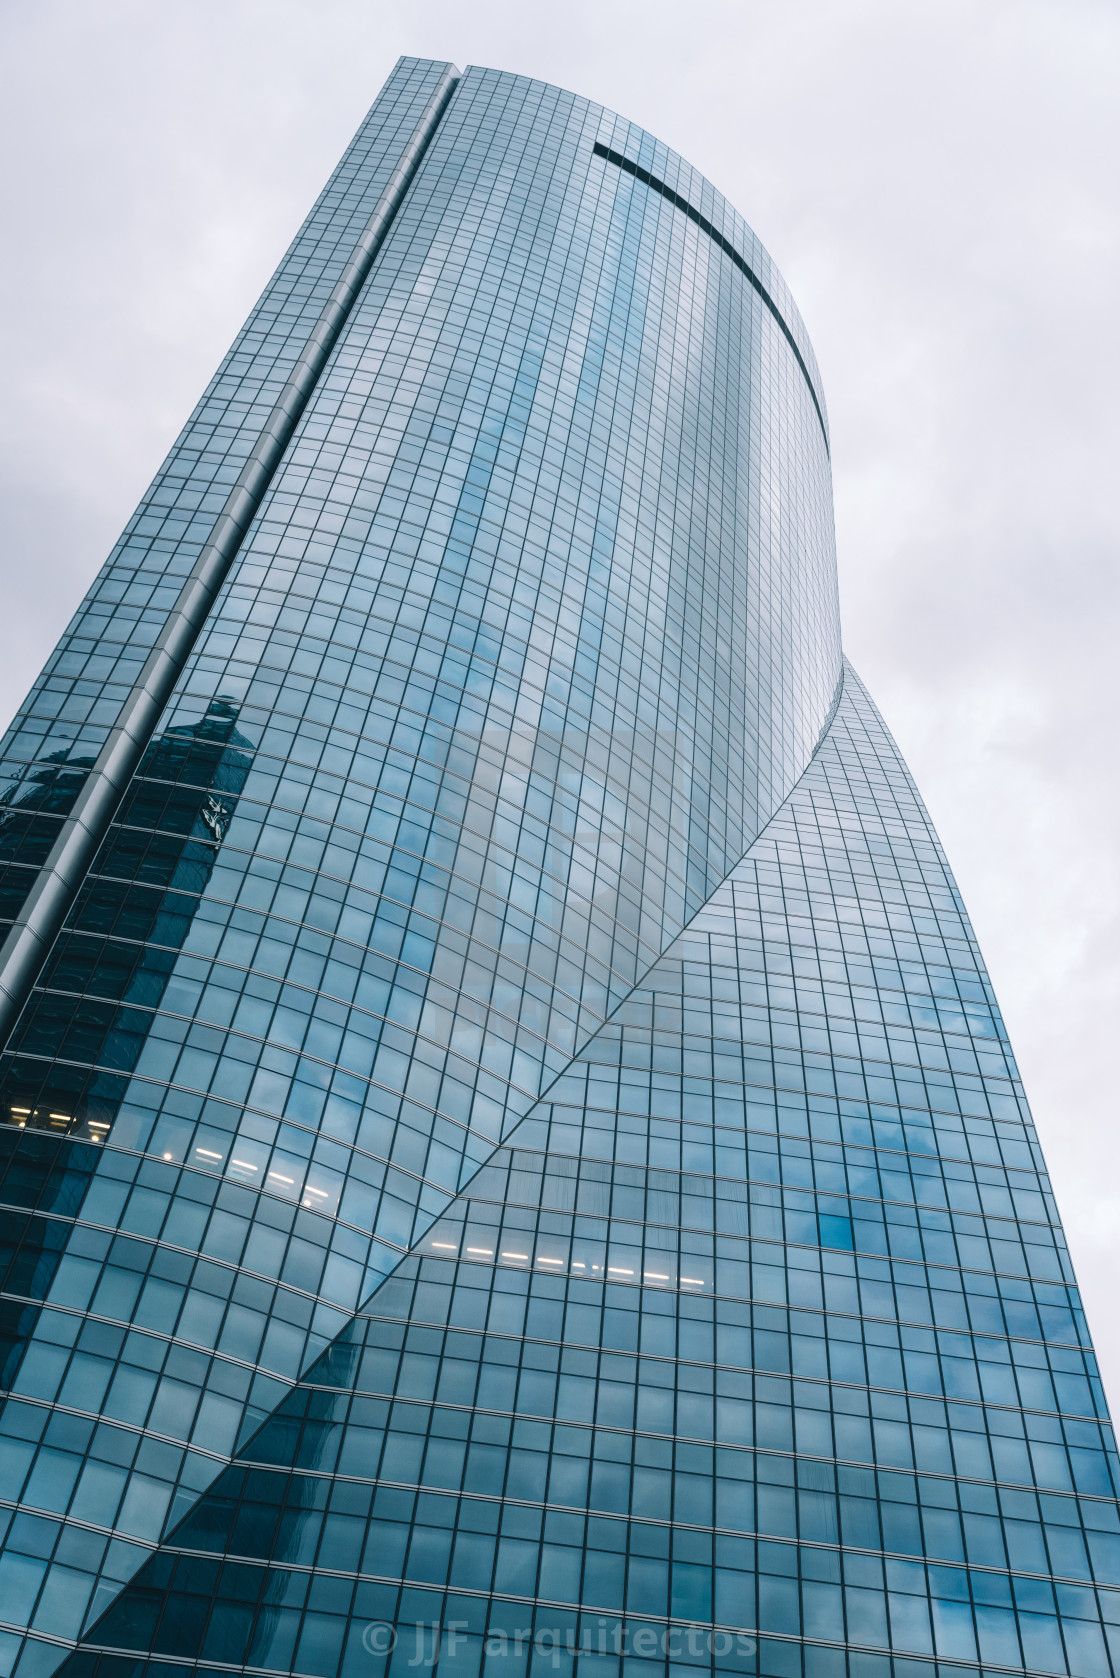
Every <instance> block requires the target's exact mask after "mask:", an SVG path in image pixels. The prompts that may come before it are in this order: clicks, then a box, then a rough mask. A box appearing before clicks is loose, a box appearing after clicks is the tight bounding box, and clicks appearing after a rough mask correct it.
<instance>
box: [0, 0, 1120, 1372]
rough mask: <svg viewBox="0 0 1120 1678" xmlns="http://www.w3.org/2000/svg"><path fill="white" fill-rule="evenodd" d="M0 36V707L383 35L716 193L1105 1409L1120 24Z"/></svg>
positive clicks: (181, 402) (57, 24)
mask: <svg viewBox="0 0 1120 1678" xmlns="http://www.w3.org/2000/svg"><path fill="white" fill-rule="evenodd" d="M0 41H2V50H0V63H2V64H3V65H4V66H5V68H4V70H3V72H2V75H3V78H4V81H5V83H6V85H5V86H4V89H3V95H2V97H0V113H2V114H0V125H2V128H3V135H2V142H3V144H4V147H5V152H6V155H7V157H8V158H9V163H10V167H9V170H8V171H7V174H6V179H5V181H4V183H3V186H2V188H0V192H2V195H3V206H2V208H3V217H4V225H5V227H6V228H7V229H8V232H9V249H10V251H11V252H13V253H14V256H13V257H10V259H9V261H8V263H7V264H6V265H5V266H4V268H3V269H2V270H0V286H2V287H3V291H4V297H3V308H2V309H0V333H2V335H3V344H2V350H0V353H2V357H3V365H4V367H5V370H6V373H7V375H8V377H7V379H6V381H5V394H4V397H3V405H2V410H0V461H2V466H0V472H2V474H3V480H2V481H3V531H4V551H5V555H6V567H5V577H6V596H5V613H6V619H7V638H6V648H7V657H6V659H5V661H4V664H3V667H2V668H0V709H4V710H5V711H10V710H11V709H13V708H14V706H15V705H16V704H17V703H18V701H19V699H20V697H21V696H22V693H23V691H24V689H25V688H26V686H27V684H28V682H29V680H30V679H31V677H32V676H33V675H34V673H35V671H36V670H37V668H38V666H39V664H40V663H41V661H42V659H43V657H44V655H45V654H46V652H47V651H48V650H49V647H50V645H51V644H52V642H53V640H54V637H55V635H56V634H57V633H58V631H59V630H60V628H61V627H62V625H63V623H64V622H65V620H66V618H67V617H68V615H69V612H70V610H71V608H72V606H73V605H74V604H75V603H76V600H77V598H78V595H79V593H80V590H81V589H82V587H83V586H84V583H85V582H86V580H87V579H88V578H89V576H90V575H91V574H92V572H93V571H94V569H95V568H96V566H97V565H98V564H99V563H100V560H101V559H102V557H103V556H104V553H105V551H106V550H107V548H108V546H109V545H110V543H111V541H112V539H113V538H114V536H115V535H116V533H117V531H118V530H119V528H120V525H121V524H122V522H123V520H124V519H125V517H126V516H127V514H128V512H129V511H130V510H131V506H132V503H133V501H134V499H135V497H136V496H137V495H138V493H139V491H140V489H141V488H142V486H143V485H144V483H145V482H146V481H147V479H148V477H149V476H150V474H151V472H152V471H153V469H154V467H155V466H156V465H157V463H158V461H159V458H160V456H161V454H162V452H163V450H164V449H165V448H166V447H167V445H168V444H169V443H170V441H171V439H172V436H173V435H174V432H175V430H176V428H177V426H178V425H179V424H180V423H181V421H182V419H183V418H184V417H185V414H186V412H187V411H188V409H189V407H190V405H191V403H192V402H193V400H194V398H195V397H196V395H197V394H198V391H199V390H200V389H201V387H202V384H203V383H204V381H205V379H206V377H207V376H208V374H209V372H210V370H211V369H212V367H213V365H214V364H215V362H216V361H217V359H218V357H219V356H220V354H221V353H222V351H223V349H224V348H225V345H226V344H227V342H228V341H229V339H230V337H231V336H232V334H233V332H234V331H235V330H236V328H237V326H238V325H239V323H240V321H241V319H242V317H243V316H244V314H245V312H246V310H247V308H248V306H249V304H250V303H251V301H252V299H253V297H254V295H255V293H256V291H257V289H258V288H259V286H260V285H261V284H262V283H263V281H264V279H265V277H266V276H267V274H268V272H269V271H270V269H271V267H272V265H273V264H274V262H275V260H276V259H277V257H278V255H279V254H280V252H281V250H282V249H283V247H284V245H285V244H286V242H287V240H288V238H289V237H290V235H291V233H292V230H293V229H294V227H295V225H296V224H297V222H298V220H299V218H300V216H301V215H302V214H303V212H304V210H305V209H306V207H307V205H308V203H309V202H310V200H311V198H312V196H313V195H314V193H315V191H316V190H317V188H318V186H319V184H320V183H321V181H322V179H323V178H324V177H325V175H326V173H327V171H328V170H329V168H330V167H331V165H332V164H333V162H334V160H335V158H336V156H337V154H338V152H339V151H340V149H341V147H342V146H343V144H344V143H345V141H346V139H347V138H348V136H349V134H350V133H351V131H352V130H353V128H354V126H355V125H356V123H357V121H358V119H359V117H360V116H361V114H362V112H363V111H364V109H365V108H366V106H367V105H368V103H369V102H370V100H371V98H372V96H373V94H374V92H375V91H376V89H377V87H378V85H379V84H380V82H381V80H382V79H383V77H384V75H385V74H386V72H387V71H388V69H389V67H390V65H391V64H392V62H393V60H394V59H395V58H396V56H397V54H398V53H400V52H416V53H422V54H430V55H432V56H437V57H452V58H455V59H457V60H458V61H459V62H460V63H467V62H475V63H490V64H495V65H498V66H500V67H502V68H505V69H514V70H520V71H524V72H527V73H529V74H533V75H538V76H541V77H542V78H545V79H547V80H549V81H555V82H560V83H562V84H563V85H565V86H568V87H572V88H575V89H576V90H578V91H579V92H582V93H587V94H589V95H591V96H592V97H594V98H598V99H601V100H603V101H604V102H605V103H607V104H609V105H611V106H613V107H614V108H616V109H619V110H621V111H623V112H625V113H626V114H627V115H629V116H632V117H633V118H634V119H635V120H637V121H639V122H641V123H643V124H645V125H647V126H648V127H650V128H652V129H653V130H654V131H655V132H657V133H658V134H660V135H662V136H663V137H664V138H665V139H666V140H667V141H668V142H669V143H670V144H671V145H674V146H676V147H677V148H678V149H679V150H681V151H682V152H683V153H684V154H685V155H686V156H687V157H688V158H689V159H690V160H691V161H692V162H694V163H695V164H696V165H697V166H698V167H699V168H701V169H703V170H704V171H705V172H706V173H707V174H709V175H710V176H711V177H712V179H713V180H714V181H715V182H716V183H717V185H719V186H720V187H721V188H722V189H723V190H724V191H725V192H726V193H727V194H728V195H729V197H730V198H731V199H732V201H733V202H734V203H735V204H736V205H738V207H739V208H740V209H741V210H742V211H743V213H744V214H745V215H746V216H747V218H748V220H750V221H751V222H752V224H753V225H754V226H755V227H756V228H757V230H758V232H759V234H760V235H761V237H762V238H763V239H764V240H765V241H766V243H767V244H768V245H769V247H770V249H771V250H772V251H773V253H774V255H775V257H776V258H777V260H778V262H779V263H780V265H781V266H782V268H783V270H784V272H785V274H786V276H787V278H788V279H789V281H790V283H791V285H792V286H793V289H794V292H795V294H796V296H797V297H798V300H799V302H800V304H801V307H802V310H803V312H804V314H805V317H806V319H807V321H808V324H809V329H810V332H811V334H812V337H813V340H814V344H815V346H816V349H817V353H818V356H819V359H820V362H821V366H822V369H823V374H824V380H825V388H826V392H827V395H828V400H829V406H830V413H831V421H832V430H833V440H834V457H835V468H836V484H837V519H838V536H839V548H840V556H841V574H842V584H843V600H844V611H845V633H846V640H847V645H848V649H849V652H850V654H851V656H852V657H853V658H854V660H855V662H856V664H857V665H858V667H859V669H860V671H861V674H862V675H863V676H864V677H865V679H866V680H867V681H868V683H869V684H870V686H871V688H872V690H873V692H874V693H875V695H876V697H877V699H878V701H879V703H880V705H881V707H882V709H883V710H884V712H885V714H886V716H887V720H888V722H889V723H890V724H891V725H892V727H893V728H894V730H895V731H896V733H897V735H898V737H899V740H900V743H901V745H902V747H903V749H904V751H905V752H906V753H907V755H908V757H909V760H910V763H911V766H912V768H913V770H914V773H915V775H916V778H917V780H918V783H919V786H920V787H921V788H922V790H923V793H924V795H925V797H926V799H927V801H928V803H929V805H930V807H931V810H932V813H933V815H934V818H935V820H936V821H937V823H938V826H939V829H940V831H941V834H942V838H943V840H944V841H945V844H946V848H947V850H948V852H949V855H950V859H951V860H952V862H953V864H954V867H955V868H956V871H957V874H958V877H959V880H960V883H961V887H962V890H963V892H964V895H965V899H966V902H967V903H968V905H969V908H970V910H971V912H972V915H973V917H974V920H975V922H976V926H977V930H978V933H979V936H980V940H981V943H982V946H983V948H984V951H985V954H986V956H987V958H988V961H989V964H990V966H991V968H992V972H993V977H994V980H995V983H996V987H997V990H998V992H999V995H1000V999H1001V1001H1002V1003H1003V1006H1004V1011H1005V1013H1006V1015H1007V1018H1008V1023H1009V1026H1010V1029H1011V1035H1012V1039H1013V1042H1014V1043H1015V1046H1016V1049H1017V1051H1018V1054H1019V1058H1020V1061H1021V1063H1022V1066H1023V1070H1024V1074H1025V1077H1026V1080H1027V1086H1028V1091H1029V1093H1030V1095H1031V1097H1032V1100H1033V1103H1034V1106H1035V1109H1036V1113H1037V1117H1038V1122H1039V1127H1040V1130H1041V1132H1042V1136H1043V1140H1044V1144H1045V1147H1046V1150H1047V1154H1048V1158H1049V1160H1050V1164H1051V1167H1052V1170H1053V1173H1054V1177H1055V1180H1056V1184H1057V1189H1058V1193H1059V1199H1060V1203H1061V1206H1062V1209H1063V1212H1064V1215H1065V1219H1066V1224H1067V1231H1068V1234H1069V1238H1070V1242H1071V1246H1072V1248H1073V1252H1074V1257H1075V1261H1076V1263H1077V1266H1078V1270H1079V1275H1080V1279H1081V1282H1082V1284H1083V1287H1084V1291H1085V1294H1086V1297H1087V1301H1088V1306H1089V1310H1090V1315H1091V1319H1092V1322H1093V1325H1094V1329H1095V1334H1096V1339H1097V1344H1098V1348H1099V1351H1100V1355H1101V1361H1102V1364H1103V1366H1104V1369H1105V1373H1106V1379H1107V1380H1108V1381H1109V1383H1110V1385H1111V1388H1112V1391H1113V1392H1114V1393H1117V1394H1120V1317H1118V1315H1117V1313H1116V1310H1115V1306H1114V1294H1115V1287H1116V1278H1117V1274H1118V1268H1120V1263H1118V1261H1120V1125H1118V1124H1117V1113H1116V1105H1117V1102H1116V1095H1115V1089H1116V1076H1115V1071H1114V1067H1113V1059H1114V1052H1113V1051H1114V1045H1115V1044H1116V1042H1117V1039H1118V1035H1120V1033H1118V1031H1117V1025H1116V1020H1117V1004H1118V1001H1120V996H1118V992H1120V957H1118V953H1117V952H1118V948H1120V864H1118V850H1120V847H1118V843H1117V837H1116V836H1117V832H1118V831H1120V796H1118V793H1117V774H1116V768H1117V764H1116V752H1117V748H1116V743H1115V742H1116V733H1117V729H1116V722H1115V709H1116V697H1115V693H1114V688H1115V675H1114V672H1115V669H1116V667H1117V656H1116V651H1115V648H1116V644H1117V639H1118V631H1120V582H1118V573H1120V567H1118V546H1120V542H1118V535H1120V514H1118V512H1117V497H1116V490H1115V482H1116V467H1115V461H1116V458H1117V452H1118V451H1117V445H1118V441H1120V439H1118V436H1117V431H1118V425H1120V421H1118V418H1117V401H1116V395H1115V392H1116V389H1117V386H1118V383H1120V377H1118V375H1120V365H1118V363H1120V348H1118V334H1117V328H1116V319H1115V305H1114V299H1115V297H1116V296H1117V295H1118V294H1120V284H1118V282H1120V213H1118V209H1117V205H1118V202H1120V193H1118V190H1117V189H1118V186H1120V181H1118V178H1117V177H1118V173H1120V162H1118V160H1120V134H1118V132H1117V129H1118V127H1120V107H1118V105H1117V101H1116V98H1115V87H1116V84H1117V75H1118V71H1120V14H1117V12H1116V10H1115V8H1114V7H1112V6H1110V5H1107V4H1103V3H1102V4H1095V3H1090V0H1052V3H1039V0H988V3H987V4H984V5H978V4H976V3H974V0H971V3H961V0H955V3H954V0H937V3H929V0H913V3H911V4H908V5H907V6H904V7H899V6H897V5H896V4H893V3H892V0H788V3H786V4H783V5H781V6H778V7H775V6H772V5H767V4H762V3H761V0H735V3H732V0H697V3H693V4H690V5H689V6H687V7H685V6H681V5H678V6H671V5H669V4H666V3H665V0H645V3H642V4H637V3H623V0H570V3H569V4H567V5H565V6H563V7H554V8H544V7H532V6H525V5H523V4H517V3H515V0H477V3H476V4H474V5H473V6H471V7H469V8H465V7H463V6H461V5H458V4H457V5H452V4H450V3H449V0H411V3H408V4H405V3H403V0H399V3H395V4H394V3H391V0H389V3H385V4H381V5H379V6H376V7H371V6H370V5H368V3H366V0H315V3H314V4H312V3H311V0H274V3H269V4H265V3H263V0H222V3H221V4H217V3H216V0H192V4H191V5H190V6H166V7H151V6H149V5H146V4H143V3H142V0H131V3H130V0H103V3H102V4H101V5H99V6H98V7H96V8H89V7H86V6H83V5H81V4H80V3H78V0H42V3H40V4H39V5H37V6H36V7H34V8H31V7H25V8H19V7H16V6H11V5H9V6H8V7H6V8H4V9H2V10H0Z"/></svg>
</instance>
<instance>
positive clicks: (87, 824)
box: [0, 66, 459, 1047]
mask: <svg viewBox="0 0 1120 1678" xmlns="http://www.w3.org/2000/svg"><path fill="white" fill-rule="evenodd" d="M458 80H459V77H458V74H457V73H456V72H454V70H453V68H452V67H451V66H448V68H447V69H446V70H445V71H444V73H443V75H442V76H441V77H440V79H439V81H438V83H437V84H436V88H435V91H434V92H433V94H432V97H431V99H430V100H429V101H428V104H427V106H426V107H425V109H424V111H423V112H422V114H421V116H420V119H419V121H418V122H417V124H416V127H415V128H414V129H413V131H412V135H411V137H410V138H409V141H408V143H407V145H406V146H405V148H404V151H403V152H402V154H401V158H400V161H399V163H398V164H397V167H396V169H395V170H394V172H393V174H392V176H391V177H390V179H389V182H388V184H387V186H386V187H385V190H384V192H383V193H382V194H381V196H380V198H379V199H378V201H377V204H376V205H375V207H374V210H373V214H372V215H371V216H370V219H369V221H368V222H367V223H366V226H365V228H364V230H363V232H362V234H361V237H360V238H359V239H358V241H357V243H356V244H355V246H354V249H353V251H352V252H351V255H350V258H349V260H348V262H347V264H346V266H345V268H344V269H343V271H342V273H341V275H340V276H339V279H338V282H337V284H336V285H335V287H334V289H333V291H332V292H331V295H330V297H329V298H328V300H327V303H326V305H325V307H324V309H323V311H322V313H321V314H320V316H319V319H318V320H317V321H316V323H315V325H314V326H313V327H312V329H311V332H310V334H309V336H308V339H307V342H306V343H305V345H304V347H303V350H302V352H301V354H300V356H299V359H298V361H297V362H296V364H295V366H294V367H293V369H292V371H291V373H290V374H289V376H288V378H287V380H286V382H285V384H284V388H283V390H282V391H281V392H280V395H279V397H278V398H277V400H276V403H275V405H274V407H273V409H272V412H271V413H270V414H269V416H268V418H267V420H266V421H265V423H264V426H263V428H262V430H261V433H260V436H259V437H258V438H257V442H256V444H255V446H254V448H253V450H252V453H251V454H250V455H249V458H248V459H247V460H246V462H245V465H244V466H243V467H242V469H241V472H240V474H239V476H238V479H237V482H236V483H235V484H234V486H233V488H232V489H231V490H230V492H229V495H228V496H227V497H226V501H225V505H224V506H223V508H222V510H221V512H220V513H219V514H218V517H217V519H216V520H215V522H214V526H213V529H212V530H211V532H210V535H209V537H208V539H207V541H206V543H205V544H204V546H203V549H202V552H201V553H200V554H199V556H198V559H197V561H196V562H195V565H194V567H193V569H192V571H191V574H190V576H189V577H188V578H187V581H186V582H185V583H184V585H183V587H182V589H181V590H180V592H179V597H178V599H177V600H176V602H175V604H174V606H173V607H172V609H171V612H170V614H169V615H168V618H167V621H166V623H165V624H164V627H163V629H162V631H161V633H160V635H159V638H158V640H157V641H156V643H155V646H154V647H153V648H152V651H151V653H150V654H149V655H148V658H147V660H146V661H145V664H144V667H143V669H142V670H141V672H140V675H139V676H138V678H137V680H136V683H135V685H134V687H133V689H132V692H131V693H130V694H129V697H128V699H127V700H126V701H125V704H124V706H123V708H122V710H121V712H120V714H119V715H118V717H117V721H116V723H115V724H114V726H113V728H112V730H111V731H110V734H109V738H108V739H107V740H106V742H105V744H104V746H103V747H102V748H101V751H100V752H99V753H98V756H97V759H96V761H95V763H94V764H93V767H92V768H91V770H90V772H89V775H88V778H87V780H86V782H85V785H84V786H83V788H82V791H81V793H80V795H79V797H78V799H77V802H76V803H75V805H74V808H73V810H72V811H71V812H70V814H69V816H68V817H67V819H66V820H65V821H64V822H63V824H62V828H61V830H60V832H59V835H58V838H57V839H56V840H55V843H54V845H53V846H52V848H51V851H50V853H49V855H48V856H47V859H46V861H45V862H44V863H43V866H42V868H41V869H40V871H39V875H38V878H37V879H36V881H35V884H34V886H33V887H32V888H31V891H30V892H29V894H28V896H27V900H26V902H25V903H24V906H23V908H22V910H21V911H20V915H19V918H18V919H17V920H16V921H15V923H14V925H13V926H12V928H11V930H10V931H9V933H8V936H7V938H6V939H5V940H4V944H3V947H2V948H0V1047H3V1045H4V1044H5V1043H6V1042H7V1040H8V1038H9V1037H10V1035H11V1032H12V1029H13V1027H14V1026H15V1023H16V1020H17V1018H18V1016H19V1014H20V1011H21V1010H22V1008H23V1005H24V1003H25V1002H26V1000H27V998H28V996H29V994H30V992H31V989H32V987H33V986H34V983H35V980H36V979H37V977H38V975H39V972H40V971H41V969H42V965H43V962H44V961H45V960H46V957H47V954H48V952H49V950H50V948H51V945H52V944H53V942H54V939H55V938H56V937H57V935H58V933H59V932H60V931H61V929H62V926H63V923H64V921H65V919H66V916H67V914H68V912H69V910H70V907H71V905H72V904H73V902H74V898H75V896H76V894H77V891H78V888H79V886H80V885H81V883H82V880H83V878H84V877H85V872H86V870H87V868H88V867H89V865H90V863H91V862H92V860H93V858H94V855H95V854H96V852H97V849H98V847H99V846H100V844H101V842H102V840H103V839H104V838H105V835H106V833H107V832H108V829H109V824H110V822H111V821H112V819H113V816H114V814H115V813H116V810H117V807H118V805H119V804H120V801H121V798H122V797H123V795H124V792H125V789H126V787H127V786H128V783H129V781H130V780H131V778H132V776H133V774H134V773H135V771H136V769H137V768H138V766H139V764H140V760H141V758H142V757H143V755H144V752H145V750H146V749H147V747H148V744H149V742H150V741H151V739H152V736H153V734H154V732H155V728H156V725H157V723H158V721H159V718H160V715H161V714H162V712H163V709H164V706H165V705H166V704H167V702H168V700H169V699H170V697H171V694H172V692H173V690H174V687H175V683H176V682H177V681H178V679H179V677H180V676H181V674H182V672H183V669H184V667H185V665H186V661H187V659H188V658H189V657H190V654H191V652H192V651H193V649H194V645H195V643H196V641H197V639H198V636H199V634H200V633H201V630H202V627H203V625H204V624H205V622H206V619H207V618H208V616H209V614H210V611H211V609H212V608H213V605H214V602H215V600H216V599H217V596H218V591H219V590H220V588H221V586H222V584H223V583H224V582H225V580H226V577H227V576H228V575H229V571H230V567H231V566H232V564H233V561H234V559H235V558H236V556H237V554H238V553H239V551H240V549H241V544H242V542H243V541H244V539H245V536H246V534H247V532H248V529H249V526H250V525H251V524H252V522H253V519H254V518H255V516H256V514H257V511H258V509H259V508H260V505H261V502H262V501H263V499H264V496H265V494H266V492H267V490H268V488H269V485H270V484H271V482H272V480H273V478H274V476H275V474H276V469H277V467H278V466H279V464H280V462H281V460H282V459H283V456H284V453H285V450H286V449H287V447H288V444H289V443H290V442H291V439H292V436H293V434H294V432H295V429H296V426H297V425H298V424H299V421H300V419H301V417H302V415H303V412H304V410H305V408H306V407H307V403H308V401H309V399H310V397H311V393H312V391H313V390H314V389H315V386H316V385H317V383H318V381H319V378H320V375H321V374H322V372H323V369H324V367H325V366H326V364H327V360H328V358H329V356H330V353H331V351H332V350H333V348H334V346H335V344H336V343H337V342H338V337H339V334H340V333H341V331H342V328H343V326H344V325H345V324H346V321H347V320H348V318H349V316H350V314H351V312H352V310H353V308H354V304H355V303H356V301H357V299H358V297H359V295H360V294H361V291H362V288H363V286H364V285H365V282H366V280H367V279H368V277H369V273H370V270H371V268H372V266H373V263H374V260H375V258H376V257H377V253H378V251H379V250H380V249H381V247H382V245H383V244H384V242H385V237H386V235H387V233H388V231H389V229H390V227H391V226H392V224H393V221H394V219H395V217H396V214H397V211H398V210H399V209H400V206H401V204H402V202H403V201H404V197H405V194H406V192H407V191H408V189H409V187H410V186H411V184H412V181H413V179H414V178H415V176H416V172H417V170H418V168H419V167H420V163H421V160H422V159H423V156H424V153H425V152H426V151H427V149H428V146H429V144H430V142H431V139H432V136H433V134H434V133H435V131H436V128H437V127H438V125H439V122H440V119H441V118H442V116H443V114H444V112H445V110H446V109H447V105H448V102H449V100H450V98H451V95H452V93H453V92H454V90H455V87H456V85H457V83H458Z"/></svg>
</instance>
